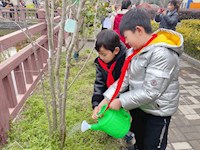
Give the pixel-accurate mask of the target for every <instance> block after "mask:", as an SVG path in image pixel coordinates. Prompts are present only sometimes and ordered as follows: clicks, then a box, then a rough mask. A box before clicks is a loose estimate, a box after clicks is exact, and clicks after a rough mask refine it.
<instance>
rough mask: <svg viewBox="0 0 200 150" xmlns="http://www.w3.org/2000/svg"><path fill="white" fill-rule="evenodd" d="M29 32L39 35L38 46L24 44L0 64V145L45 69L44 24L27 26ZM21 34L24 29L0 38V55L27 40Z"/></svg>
mask: <svg viewBox="0 0 200 150" xmlns="http://www.w3.org/2000/svg"><path fill="white" fill-rule="evenodd" d="M59 19H60V17H59V16H57V17H55V20H59ZM28 30H29V33H31V34H37V33H41V36H40V37H39V38H37V40H36V41H35V42H36V43H37V44H34V46H32V44H29V45H27V46H26V47H24V48H23V49H21V50H20V51H19V52H18V53H16V54H15V55H13V56H12V57H10V58H8V59H7V60H5V61H4V62H2V63H0V143H4V142H5V141H6V138H7V136H6V135H7V134H6V133H7V131H8V130H9V121H10V120H12V119H13V118H15V117H16V115H17V114H18V112H19V111H20V109H21V108H22V106H23V104H24V102H25V101H26V99H27V98H28V97H29V95H30V94H31V92H32V91H33V89H34V88H35V86H36V84H37V83H38V81H39V79H40V77H41V75H42V74H43V71H44V70H45V69H46V68H47V59H48V51H47V50H45V49H48V38H47V25H46V23H45V22H41V23H38V24H36V25H33V26H30V27H29V28H28ZM58 31H59V26H58V25H57V26H55V27H54V39H55V41H54V45H55V47H57V36H58ZM24 32H26V31H25V29H23V31H21V30H19V31H16V32H13V33H11V34H8V35H5V36H3V37H0V52H1V51H4V50H6V49H7V48H9V47H11V46H14V45H15V44H16V43H18V42H20V41H22V40H24V39H26V36H25V34H24ZM42 47H44V48H45V49H44V48H42ZM38 64H39V65H38Z"/></svg>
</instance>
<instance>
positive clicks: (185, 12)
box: [179, 9, 200, 20]
mask: <svg viewBox="0 0 200 150" xmlns="http://www.w3.org/2000/svg"><path fill="white" fill-rule="evenodd" d="M199 18H200V10H198V9H196V10H192V9H181V10H180V11H179V20H183V19H199Z"/></svg>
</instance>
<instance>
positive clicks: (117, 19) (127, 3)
mask: <svg viewBox="0 0 200 150" xmlns="http://www.w3.org/2000/svg"><path fill="white" fill-rule="evenodd" d="M131 7H132V5H131V1H130V0H123V1H122V5H121V10H119V11H118V12H117V14H116V16H115V17H114V19H113V21H112V26H111V27H112V29H113V30H114V31H115V32H116V33H117V34H118V35H119V37H120V40H121V41H122V42H123V43H124V44H125V45H126V47H127V48H130V46H129V45H128V44H126V42H125V38H124V36H122V35H121V34H120V31H119V24H120V21H121V19H122V17H123V15H124V14H125V13H126V12H127V11H129V10H130V9H131Z"/></svg>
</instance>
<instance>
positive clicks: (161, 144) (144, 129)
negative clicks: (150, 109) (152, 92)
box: [130, 108, 171, 150]
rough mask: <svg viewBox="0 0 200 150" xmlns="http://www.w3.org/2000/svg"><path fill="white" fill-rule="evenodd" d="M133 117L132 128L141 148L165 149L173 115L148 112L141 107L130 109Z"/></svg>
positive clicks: (146, 149) (142, 149) (148, 149)
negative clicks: (156, 114)
mask: <svg viewBox="0 0 200 150" xmlns="http://www.w3.org/2000/svg"><path fill="white" fill-rule="evenodd" d="M130 113H131V116H132V118H133V121H132V124H131V129H130V131H132V132H133V133H134V134H135V139H136V145H137V147H138V149H139V150H165V149H166V147H167V135H168V127H169V123H170V120H171V116H168V117H160V116H154V115H151V114H147V113H145V112H143V111H142V110H140V109H139V108H137V109H134V110H131V111H130Z"/></svg>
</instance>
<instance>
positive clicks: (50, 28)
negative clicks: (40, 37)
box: [45, 0, 57, 131]
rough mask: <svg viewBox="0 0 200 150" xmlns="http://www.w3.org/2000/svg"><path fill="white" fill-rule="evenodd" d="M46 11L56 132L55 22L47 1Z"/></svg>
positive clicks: (49, 66)
mask: <svg viewBox="0 0 200 150" xmlns="http://www.w3.org/2000/svg"><path fill="white" fill-rule="evenodd" d="M45 10H46V20H47V31H48V46H49V59H48V71H49V82H50V88H51V97H52V113H53V114H52V116H53V131H55V130H56V129H57V106H56V94H55V86H54V65H53V53H54V47H53V45H54V44H53V24H52V22H53V21H52V20H50V18H51V17H50V13H49V12H50V10H49V2H48V0H45ZM52 11H54V10H52ZM51 19H52V18H51Z"/></svg>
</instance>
